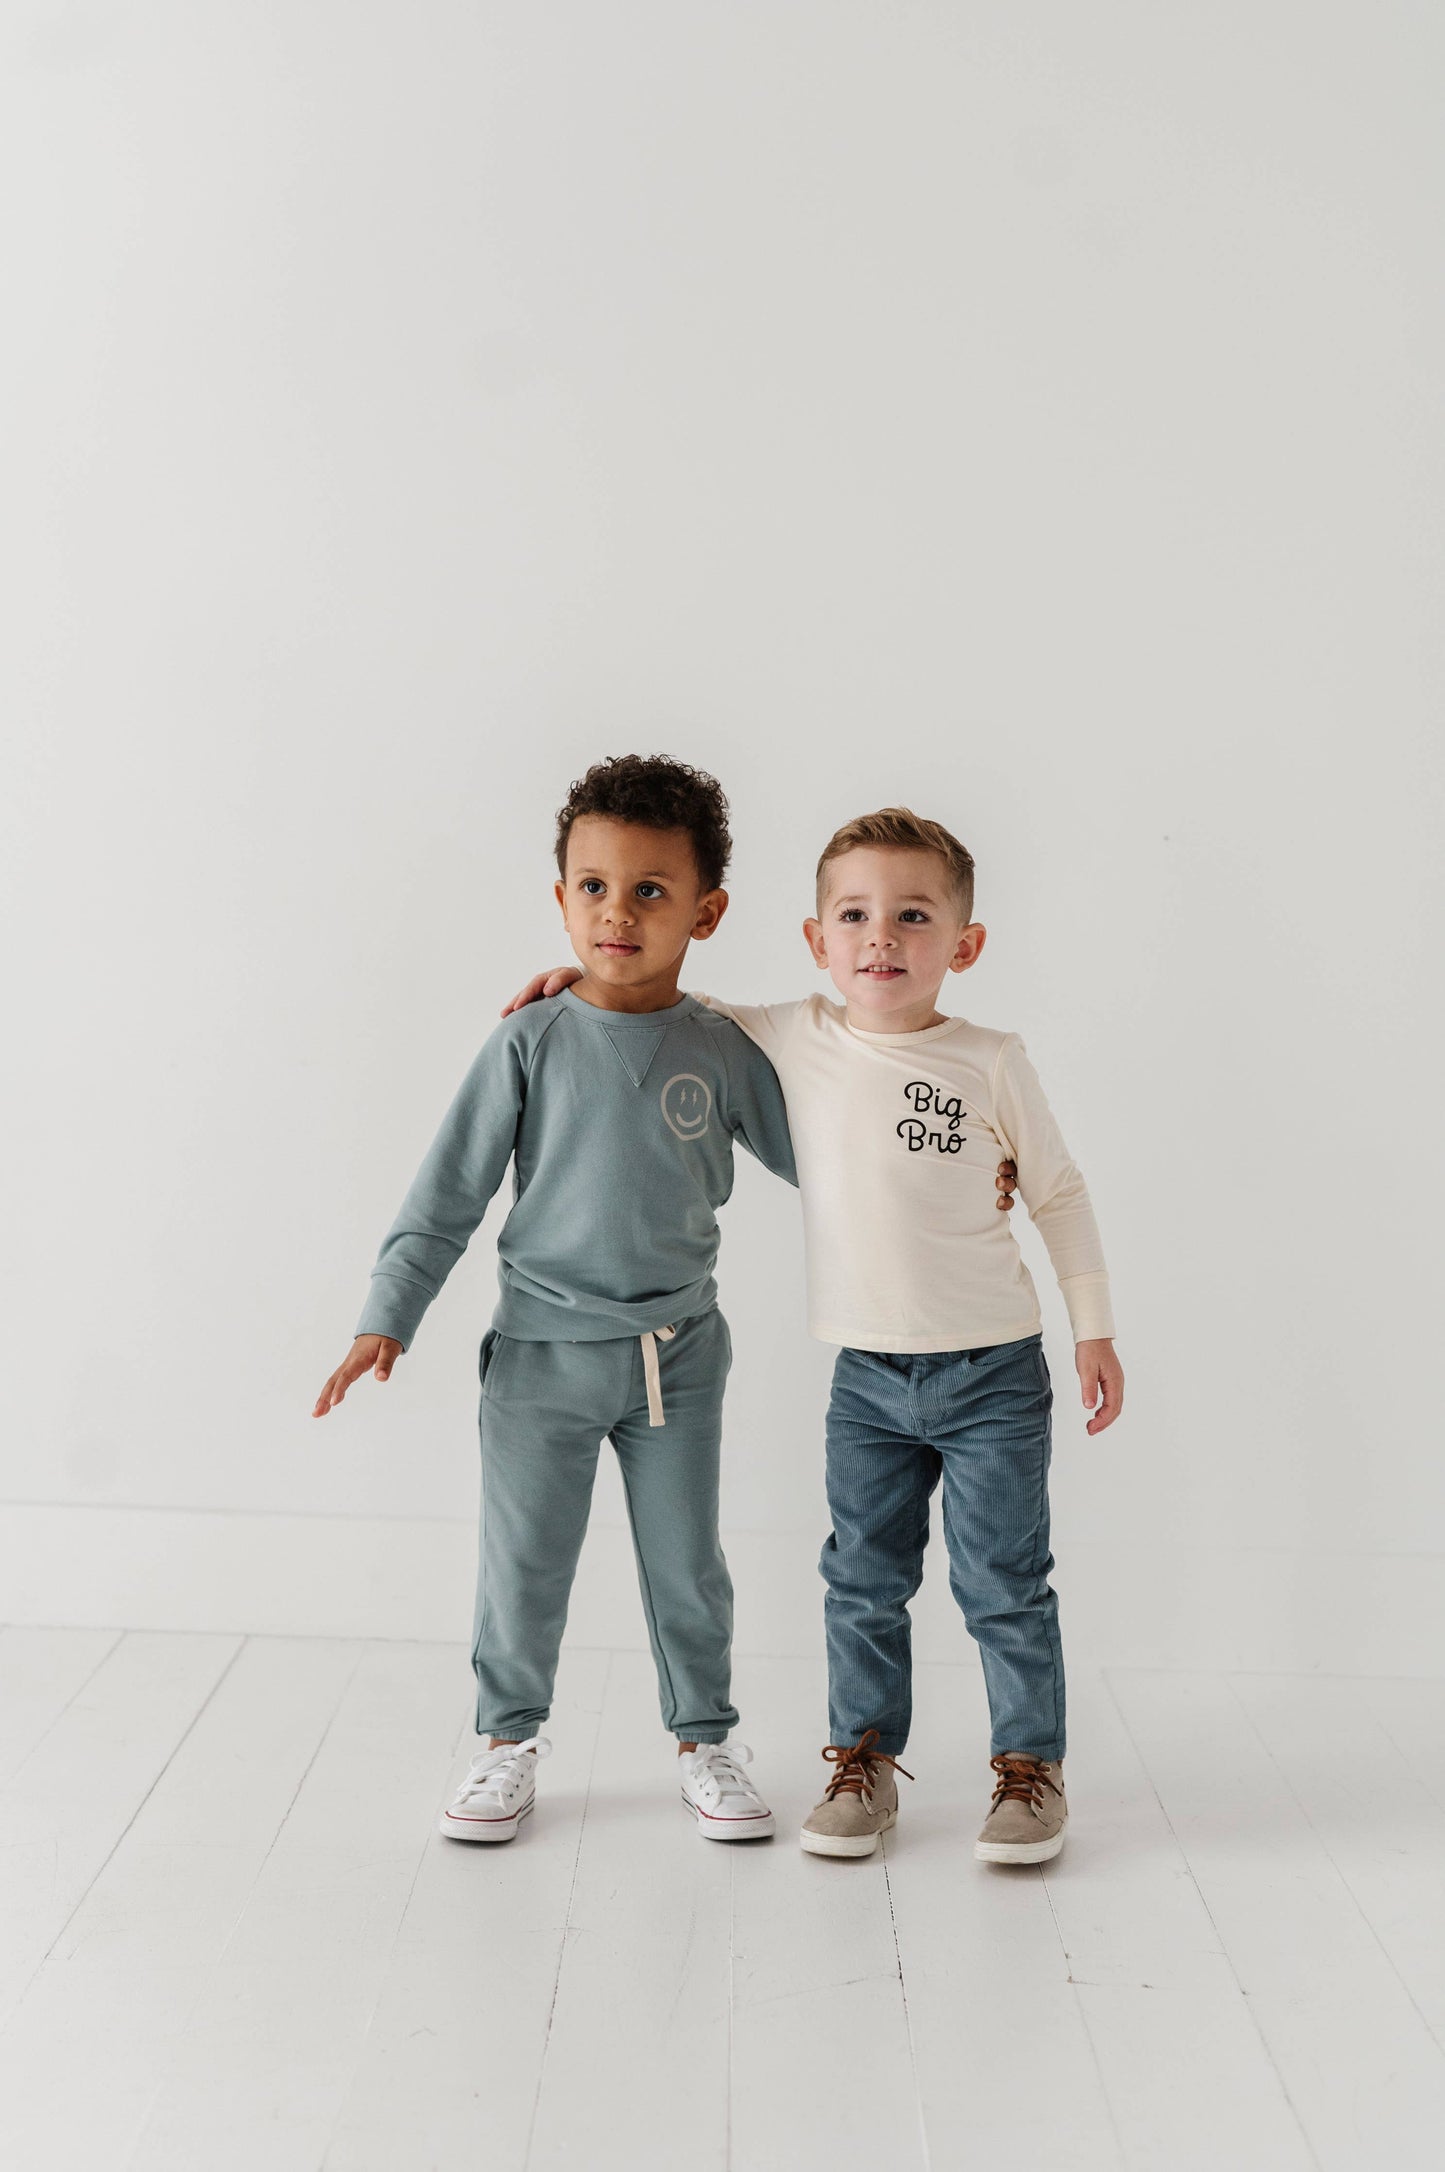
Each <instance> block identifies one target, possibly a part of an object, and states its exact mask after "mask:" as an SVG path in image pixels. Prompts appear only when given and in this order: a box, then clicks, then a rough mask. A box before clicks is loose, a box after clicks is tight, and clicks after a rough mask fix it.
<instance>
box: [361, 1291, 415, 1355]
mask: <svg viewBox="0 0 1445 2172" xmlns="http://www.w3.org/2000/svg"><path fill="white" fill-rule="evenodd" d="M431 1300H432V1293H431V1291H430V1290H424V1289H423V1288H422V1286H421V1284H420V1283H419V1282H403V1281H402V1280H401V1279H400V1277H399V1276H397V1275H373V1276H372V1278H371V1289H370V1291H369V1293H368V1295H367V1300H366V1304H365V1306H364V1307H363V1308H362V1314H361V1318H360V1319H359V1320H358V1322H357V1324H356V1332H357V1334H358V1335H389V1336H390V1337H391V1339H392V1341H393V1342H399V1343H400V1344H401V1346H402V1348H403V1350H409V1349H410V1348H411V1345H412V1340H413V1338H414V1336H415V1334H416V1331H417V1329H418V1328H419V1327H420V1326H421V1321H422V1314H423V1313H424V1312H425V1311H426V1308H427V1306H428V1305H429V1304H430V1303H431Z"/></svg>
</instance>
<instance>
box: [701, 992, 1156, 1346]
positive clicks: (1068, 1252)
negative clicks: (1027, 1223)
mask: <svg viewBox="0 0 1445 2172" xmlns="http://www.w3.org/2000/svg"><path fill="white" fill-rule="evenodd" d="M702 1000H703V1001H704V1002H706V1003H708V1004H710V1005H711V1006H712V1008H713V1009H715V1010H720V1011H722V1012H724V1013H725V1015H726V1016H727V1017H729V1018H732V1019H734V1020H735V1021H736V1022H737V1024H738V1025H739V1026H741V1027H742V1029H743V1031H744V1033H746V1034H747V1035H748V1037H749V1039H750V1040H753V1041H755V1042H756V1043H757V1045H758V1047H759V1048H760V1049H762V1051H763V1053H764V1055H766V1056H767V1057H768V1058H769V1059H770V1060H771V1062H772V1064H773V1066H774V1068H775V1070H776V1071H777V1073H778V1077H779V1078H780V1079H781V1081H782V1086H783V1092H784V1095H785V1096H786V1099H787V1104H788V1121H789V1125H790V1127H791V1130H792V1134H793V1148H794V1152H795V1154H796V1157H797V1165H798V1185H799V1190H800V1192H801V1196H802V1204H803V1230H804V1243H805V1248H806V1257H807V1273H808V1326H809V1330H810V1332H811V1333H812V1334H814V1335H816V1336H817V1337H818V1338H819V1340H820V1341H822V1342H832V1343H840V1344H843V1345H844V1346H846V1347H848V1348H851V1349H855V1350H896V1351H920V1350H966V1349H973V1348H980V1347H983V1346H985V1345H988V1344H992V1343H1000V1342H1013V1341H1015V1340H1017V1339H1018V1338H1019V1337H1020V1336H1022V1335H1031V1334H1034V1333H1036V1332H1037V1330H1038V1329H1039V1327H1040V1325H1041V1317H1040V1312H1039V1301H1038V1293H1037V1291H1036V1290H1035V1287H1034V1282H1033V1277H1032V1276H1031V1275H1030V1273H1029V1271H1028V1268H1027V1267H1026V1266H1025V1264H1024V1260H1023V1256H1022V1254H1021V1253H1020V1251H1019V1248H1018V1244H1017V1241H1016V1240H1015V1237H1014V1233H1013V1231H1012V1229H1011V1228H1010V1227H1009V1223H1010V1219H1011V1217H1010V1216H1009V1215H1007V1214H1002V1213H1000V1212H999V1208H998V1204H997V1201H998V1196H999V1195H998V1191H997V1188H996V1186H995V1182H994V1179H995V1177H996V1176H997V1173H998V1165H999V1162H1000V1161H1002V1160H1003V1159H1004V1158H1005V1157H1008V1158H1010V1159H1012V1160H1013V1161H1014V1162H1015V1163H1016V1164H1017V1166H1018V1191H1019V1196H1020V1197H1021V1198H1022V1200H1023V1202H1024V1205H1025V1206H1026V1207H1027V1208H1028V1211H1029V1216H1030V1219H1031V1220H1032V1221H1033V1222H1034V1223H1035V1225H1036V1226H1037V1228H1038V1229H1039V1231H1040V1233H1041V1234H1042V1236H1043V1239H1044V1243H1045V1244H1046V1245H1047V1247H1048V1252H1049V1258H1050V1260H1051V1261H1052V1263H1053V1268H1054V1273H1055V1274H1056V1275H1057V1277H1058V1282H1059V1288H1060V1290H1061V1291H1062V1292H1063V1297H1064V1302H1065V1304H1066V1305H1067V1306H1068V1311H1069V1319H1070V1322H1071V1324H1072V1326H1073V1330H1074V1340H1075V1341H1076V1342H1082V1341H1084V1340H1086V1339H1088V1338H1090V1337H1093V1336H1101V1335H1112V1334H1113V1332H1114V1321H1113V1315H1112V1312H1111V1310H1110V1305H1109V1278H1108V1272H1107V1270H1106V1268H1105V1265H1104V1254H1103V1249H1102V1247H1101V1245H1100V1242H1099V1231H1098V1227H1097V1225H1096V1223H1095V1221H1094V1210H1093V1208H1092V1206H1091V1205H1090V1202H1089V1194H1088V1191H1087V1190H1086V1188H1085V1185H1084V1180H1083V1177H1082V1176H1081V1175H1080V1174H1079V1171H1078V1169H1077V1168H1076V1167H1075V1165H1074V1163H1073V1161H1072V1160H1071V1158H1070V1155H1069V1151H1068V1148H1067V1147H1066V1146H1065V1144H1064V1141H1063V1138H1062V1136H1061V1134H1060V1131H1059V1127H1058V1125H1057V1123H1056V1122H1055V1120H1054V1116H1053V1112H1052V1111H1051V1109H1050V1108H1049V1105H1048V1102H1047V1101H1046V1100H1045V1098H1044V1091H1043V1087H1042V1086H1041V1085H1040V1083H1039V1078H1038V1074H1037V1072H1036V1071H1035V1070H1034V1067H1033V1065H1032V1064H1031V1063H1030V1061H1029V1059H1028V1055H1027V1053H1026V1051H1025V1048H1024V1044H1023V1041H1022V1040H1021V1039H1020V1037H1019V1035H1018V1034H1016V1033H1000V1032H997V1031H995V1030H994V1028H992V1027H990V1026H976V1025H974V1024H973V1022H972V1021H971V1020H970V1019H966V1018H950V1019H947V1020H945V1021H944V1023H943V1024H942V1025H937V1026H925V1027H924V1028H923V1030H922V1031H921V1032H918V1033H865V1032H861V1031H860V1030H859V1029H858V1028H857V1027H856V1026H850V1025H849V1024H848V1021H847V1014H846V1012H845V1010H844V1007H843V1005H842V1004H841V1003H831V1002H829V1001H828V1000H827V999H826V998H825V997H823V996H809V997H807V998H806V999H805V1000H804V1001H803V1002H800V1003H763V1004H747V1003H723V1002H720V1001H718V1000H717V999H716V998H714V997H711V996H705V997H704V998H703V999H702Z"/></svg>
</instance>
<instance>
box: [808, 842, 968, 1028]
mask: <svg viewBox="0 0 1445 2172" xmlns="http://www.w3.org/2000/svg"><path fill="white" fill-rule="evenodd" d="M824 879H825V883H826V888H825V891H824V895H823V902H822V910H821V912H820V914H819V917H818V918H817V919H816V920H806V921H804V923H803V933H804V935H805V936H806V937H807V939H808V947H809V949H810V950H811V951H812V953H813V957H814V960H815V961H816V963H817V964H818V965H820V966H824V967H826V969H827V971H828V972H829V973H830V974H831V976H832V980H833V985H834V987H835V988H836V989H837V990H838V993H839V994H840V995H841V996H842V997H843V999H844V1001H845V1002H846V1003H847V1005H848V1010H849V1015H850V1016H851V1017H853V1018H854V1019H855V1020H856V1022H857V1023H859V1024H863V1023H864V1022H865V1020H866V1021H868V1022H875V1023H876V1024H877V1026H878V1028H879V1030H881V1031H885V1032H886V1031H888V1030H889V1029H890V1028H892V1029H893V1030H895V1031H903V1030H908V1029H909V1028H911V1027H912V1026H913V1025H914V1024H915V1023H918V1024H924V1023H927V1020H926V1019H925V1018H924V1017H923V1013H925V1012H927V1013H929V1014H931V1013H932V1011H933V1006H934V998H935V997H936V996H937V994H938V991H939V989H940V988H941V987H942V985H943V977H944V975H945V973H962V972H965V971H966V970H967V969H968V967H969V966H971V965H972V964H973V963H974V961H975V959H976V958H977V957H978V954H979V952H980V951H981V950H982V948H983V945H984V936H985V933H986V931H985V930H984V929H983V928H982V927H981V926H980V925H979V924H978V922H977V921H972V922H966V921H965V920H964V919H963V916H962V914H961V912H960V911H959V905H958V899H957V897H956V896H955V894H954V890H953V886H952V883H951V882H950V880H949V874H948V868H947V866H946V865H945V863H944V862H943V861H942V860H941V859H940V858H939V857H938V855H937V853H934V852H923V851H912V850H907V849H905V848H903V847H901V846H899V847H894V846H879V845H860V846H858V847H857V849H856V850H855V851H853V852H844V853H841V854H840V855H839V857H838V858H837V859H836V860H833V861H832V862H830V864H829V866H828V869H827V872H826V875H825V878H824Z"/></svg>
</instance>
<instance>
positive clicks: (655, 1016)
mask: <svg viewBox="0 0 1445 2172" xmlns="http://www.w3.org/2000/svg"><path fill="white" fill-rule="evenodd" d="M552 1001H553V1002H554V1003H565V1004H566V1006H567V1008H568V1009H569V1010H571V1011H576V1012H577V1013H578V1015H579V1016H580V1017H582V1018H590V1019H591V1021H592V1023H593V1025H594V1026H606V1028H607V1030H608V1032H609V1033H613V1032H615V1031H616V1030H617V1028H618V1027H619V1026H620V1027H622V1028H623V1030H624V1031H627V1030H632V1031H636V1030H638V1029H641V1028H644V1027H645V1028H648V1029H650V1030H651V1031H653V1032H655V1031H656V1030H657V1028H658V1027H659V1026H674V1025H676V1024H677V1021H678V1020H679V1019H680V1018H688V1017H690V1016H691V1015H692V1013H693V1012H694V1011H696V1010H700V1009H701V1008H702V1006H701V1004H700V1003H699V1002H698V1000H697V997H696V996H691V995H682V996H679V997H678V999H677V1001H676V1003H669V1004H668V1006H667V1008H666V1010H662V1011H604V1010H603V1009H602V1007H601V1006H600V1004H597V1003H584V1002H583V1000H582V998H581V996H579V995H574V994H573V993H572V990H571V989H570V988H564V989H563V990H562V992H561V994H560V995H555V996H553V998H552Z"/></svg>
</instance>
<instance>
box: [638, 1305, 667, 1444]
mask: <svg viewBox="0 0 1445 2172" xmlns="http://www.w3.org/2000/svg"><path fill="white" fill-rule="evenodd" d="M676 1333H677V1329H676V1328H675V1327H659V1328H657V1329H656V1330H654V1329H652V1328H648V1329H647V1331H646V1332H645V1333H644V1334H642V1335H639V1337H638V1341H639V1342H640V1343H641V1344H642V1377H643V1379H644V1380H645V1381H646V1382H647V1422H648V1424H649V1425H665V1424H666V1423H667V1420H666V1418H665V1417H664V1416H663V1413H662V1374H661V1373H660V1372H659V1370H658V1365H657V1346H658V1344H659V1343H660V1342H671V1341H672V1338H673V1336H674V1335H675V1334H676Z"/></svg>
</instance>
